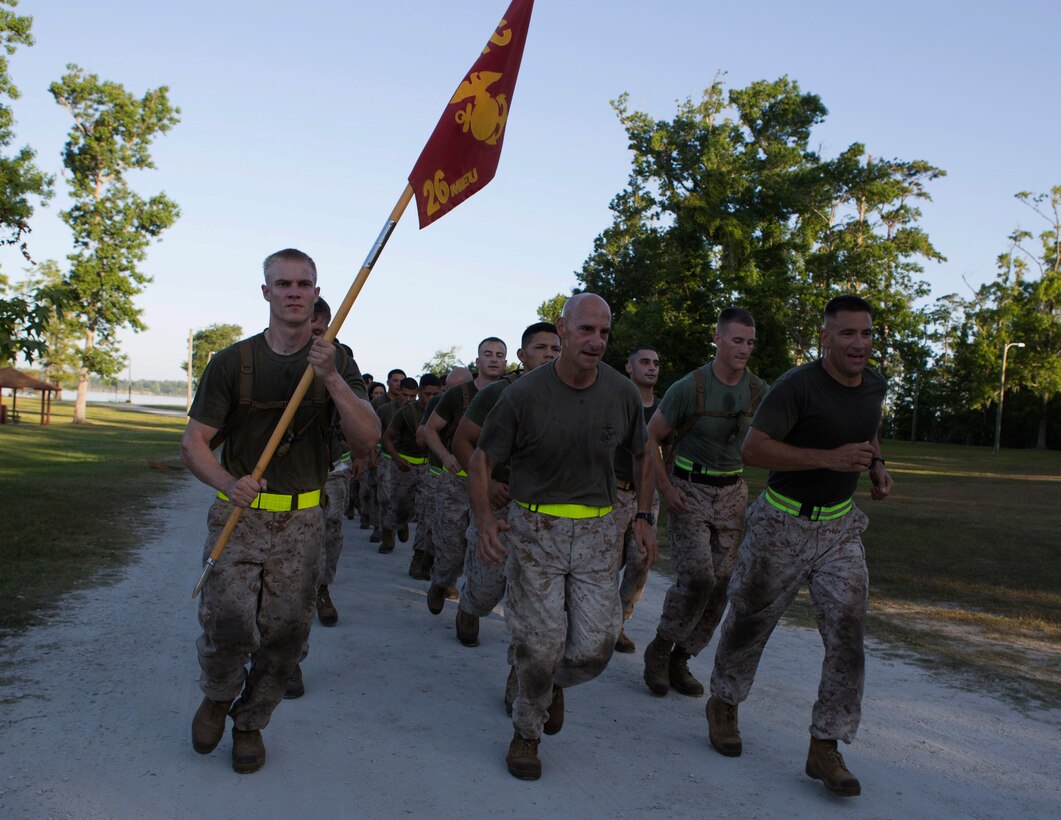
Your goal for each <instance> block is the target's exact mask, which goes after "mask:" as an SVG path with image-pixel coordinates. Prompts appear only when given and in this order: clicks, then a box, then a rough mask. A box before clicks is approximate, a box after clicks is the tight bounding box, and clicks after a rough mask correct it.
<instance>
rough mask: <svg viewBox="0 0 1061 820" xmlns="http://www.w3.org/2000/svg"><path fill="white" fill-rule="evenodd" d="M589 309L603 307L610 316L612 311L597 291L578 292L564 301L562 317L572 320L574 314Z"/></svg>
mask: <svg viewBox="0 0 1061 820" xmlns="http://www.w3.org/2000/svg"><path fill="white" fill-rule="evenodd" d="M587 309H597V310H601V309H603V310H604V311H605V312H606V313H607V314H608V315H609V316H610V315H611V312H612V309H611V308H610V307H609V306H608V303H607V302H605V301H604V300H603V299H602V298H601V297H600V296H598V295H597V294H596V293H576V294H575V295H574V296H572V297H571V298H570V299H568V300H567V301H566V302H564V309H563V310H562V311H560V318H561V319H567V320H568V321H571V318H572V317H573V316H576V315H579V314H581V313H582V312H583V311H585V310H587Z"/></svg>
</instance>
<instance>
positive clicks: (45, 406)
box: [0, 367, 62, 425]
mask: <svg viewBox="0 0 1061 820" xmlns="http://www.w3.org/2000/svg"><path fill="white" fill-rule="evenodd" d="M5 387H8V388H10V389H11V411H10V412H8V410H7V405H6V404H3V403H2V401H0V424H6V423H7V422H17V421H19V420H20V418H21V416H20V415H19V412H18V391H19V390H37V391H39V392H40V394H41V424H42V425H43V424H48V423H50V422H51V420H52V393H58V392H59V391H60V390H62V388H61V387H59V385H57V384H52V383H51V382H46V381H42V380H41V379H38V378H35V377H34V376H30V375H28V374H26V373H22V372H20V371H18V370H15V368H13V367H4V368H0V399H2V398H3V388H5Z"/></svg>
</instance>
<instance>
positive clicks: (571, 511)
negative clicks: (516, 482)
mask: <svg viewBox="0 0 1061 820" xmlns="http://www.w3.org/2000/svg"><path fill="white" fill-rule="evenodd" d="M516 503H517V504H519V505H520V506H521V507H525V508H527V509H528V510H530V511H531V512H536V513H541V514H542V515H553V516H556V517H557V518H603V517H604V516H606V515H607V514H608V513H610V512H611V511H612V506H611V504H609V505H608V506H607V507H587V506H586V505H585V504H527V503H524V502H523V501H517V502H516Z"/></svg>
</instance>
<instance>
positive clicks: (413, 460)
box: [398, 453, 427, 464]
mask: <svg viewBox="0 0 1061 820" xmlns="http://www.w3.org/2000/svg"><path fill="white" fill-rule="evenodd" d="M398 455H400V456H401V457H402V458H403V459H404V460H405V461H408V462H409V463H410V464H427V457H426V456H425V457H424V458H420V457H419V456H407V455H406V454H405V453H398Z"/></svg>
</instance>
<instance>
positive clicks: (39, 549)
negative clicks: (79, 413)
mask: <svg viewBox="0 0 1061 820" xmlns="http://www.w3.org/2000/svg"><path fill="white" fill-rule="evenodd" d="M169 409H171V410H172V409H173V408H169ZM72 415H73V403H72V402H71V403H63V402H57V403H55V404H53V405H52V423H51V424H50V425H49V426H47V427H41V426H40V425H38V424H37V423H36V417H35V416H33V414H32V413H29V412H27V413H24V414H23V422H22V423H21V424H6V425H4V426H2V427H0V498H2V499H3V510H4V516H3V519H4V525H3V529H2V533H0V566H2V567H3V572H2V573H0V629H9V628H12V627H21V626H26V625H27V624H29V623H32V622H33V621H34V620H35V619H37V618H38V617H40V614H41V613H42V612H47V610H48V608H49V607H50V606H51V605H52V604H53V603H54V602H55V600H56V598H57V597H58V596H59V595H60V594H62V593H63V592H66V591H68V590H71V589H76V588H78V587H80V586H83V585H84V584H86V583H90V582H94V581H97V580H100V579H106V578H107V577H108V573H110V572H113V570H114V569H115V568H116V567H120V566H121V565H122V563H123V562H124V560H125V557H126V556H127V554H128V553H129V550H130V549H132V548H134V547H135V546H136V545H137V543H138V541H139V530H140V527H141V526H143V525H144V524H145V523H146V522H147V520H148V516H149V513H150V510H151V506H152V499H153V498H155V497H157V496H158V495H159V494H162V493H165V492H167V491H168V489H169V487H170V486H171V482H172V481H173V477H174V476H176V475H179V474H180V473H176V472H171V471H168V470H165V469H161V470H160V469H155V468H152V467H150V466H149V465H148V461H149V460H150V461H156V462H168V463H170V464H176V463H177V462H176V459H177V455H178V452H179V447H180V436H181V432H182V431H183V430H184V424H185V420H184V419H183V418H178V417H172V416H159V415H152V414H149V413H140V412H136V411H133V410H126V409H117V408H110V407H104V406H92V407H91V408H90V410H89V422H90V423H89V424H85V425H74V424H71V423H70V419H71V417H72Z"/></svg>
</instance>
